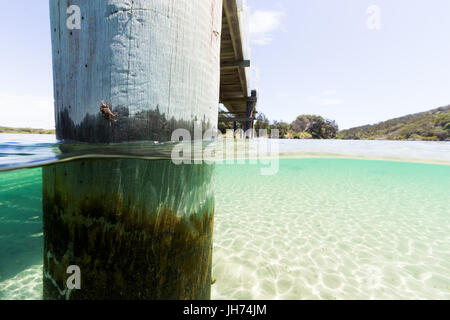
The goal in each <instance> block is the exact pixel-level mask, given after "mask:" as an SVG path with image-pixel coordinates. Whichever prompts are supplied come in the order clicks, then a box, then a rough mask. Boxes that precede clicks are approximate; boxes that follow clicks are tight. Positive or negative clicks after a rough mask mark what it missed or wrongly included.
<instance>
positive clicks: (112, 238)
mask: <svg viewBox="0 0 450 320" xmlns="http://www.w3.org/2000/svg"><path fill="white" fill-rule="evenodd" d="M71 6H77V7H78V8H79V11H78V10H68V8H69V7H71ZM72 9H73V7H72ZM77 12H79V14H80V19H81V20H80V28H79V29H77V28H73V26H76V24H70V23H68V19H72V20H73V19H76V18H77V17H76V16H73V15H76V14H77ZM50 17H51V28H52V29H51V31H52V50H53V75H54V97H55V118H56V132H57V137H58V139H61V140H73V141H78V142H87V143H110V142H115V143H116V142H117V143H125V142H129V141H143V140H146V141H147V140H148V141H158V142H164V141H169V140H170V138H171V134H172V132H173V131H174V130H175V129H177V128H184V129H187V130H188V131H190V132H191V134H192V137H193V131H194V127H195V125H196V123H199V122H201V123H202V125H203V130H207V129H210V128H215V127H216V125H217V111H218V110H217V108H218V100H219V70H220V62H219V56H220V52H219V51H220V31H221V17H222V0H196V1H192V0H177V1H146V0H110V1H81V0H70V1H66V0H50ZM72 20H70V21H72ZM69 26H71V27H72V28H69ZM102 100H103V101H104V102H105V105H107V106H108V107H109V108H110V109H109V110H110V111H111V114H109V112H106V111H105V110H106V108H103V110H100V105H101V104H102ZM213 176H214V166H213V165H207V164H185V165H175V164H173V163H172V162H171V160H162V161H148V160H138V159H136V160H133V159H126V160H125V159H121V160H108V159H91V160H78V161H73V162H69V163H60V164H57V165H53V166H49V167H45V168H44V169H43V204H44V206H43V208H44V239H45V240H44V241H45V245H44V298H45V299H208V298H209V297H210V286H211V259H212V240H211V239H212V230H213V217H214V195H213V192H212V190H213ZM70 265H76V266H79V267H80V271H81V289H73V290H71V289H68V288H67V286H66V280H67V278H68V277H69V276H70V274H67V272H66V271H67V268H68V267H69V266H70Z"/></svg>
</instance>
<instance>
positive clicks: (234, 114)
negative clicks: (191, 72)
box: [219, 0, 258, 131]
mask: <svg viewBox="0 0 450 320" xmlns="http://www.w3.org/2000/svg"><path fill="white" fill-rule="evenodd" d="M246 10H247V8H246V7H245V3H241V6H239V5H238V3H237V2H236V0H224V1H223V14H222V33H221V49H220V103H222V104H223V105H224V106H225V108H226V109H227V110H228V112H227V116H223V117H221V118H220V119H219V120H220V121H222V122H230V121H232V122H233V123H234V129H235V130H236V128H237V125H236V124H237V123H238V122H239V123H240V124H241V128H242V129H243V130H245V131H247V130H249V129H253V125H254V121H255V116H256V113H257V111H256V103H257V100H258V98H257V91H256V90H252V89H251V88H250V87H249V83H250V81H249V72H248V68H249V67H250V60H249V55H250V54H249V49H248V45H249V44H248V36H247V32H248V30H247V28H248V27H247V25H246V23H245V21H246V19H247V12H246Z"/></svg>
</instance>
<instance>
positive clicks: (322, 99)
mask: <svg viewBox="0 0 450 320" xmlns="http://www.w3.org/2000/svg"><path fill="white" fill-rule="evenodd" d="M336 94H337V91H336V90H327V91H322V92H321V93H320V94H319V95H316V96H310V97H308V98H307V99H306V101H307V102H309V103H315V104H318V105H321V106H334V105H340V104H343V103H344V100H341V99H338V98H333V96H335V95H336Z"/></svg>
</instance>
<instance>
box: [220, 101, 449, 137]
mask: <svg viewBox="0 0 450 320" xmlns="http://www.w3.org/2000/svg"><path fill="white" fill-rule="evenodd" d="M222 112H223V111H222ZM223 114H225V113H223ZM219 129H220V130H221V131H222V132H225V130H226V129H233V123H232V122H229V123H226V124H225V123H219ZM255 129H256V130H257V131H258V130H260V129H266V130H268V131H269V133H270V131H271V130H272V129H277V130H278V131H279V133H280V138H281V139H346V140H420V141H450V106H447V107H441V108H437V109H433V110H430V111H426V112H421V113H416V114H410V115H407V116H404V117H400V118H395V119H391V120H388V121H384V122H380V123H377V124H374V125H365V126H361V127H356V128H352V129H348V130H341V131H338V125H337V123H336V122H335V121H334V120H328V119H325V118H323V117H321V116H317V115H301V116H298V117H297V119H295V120H294V121H293V122H292V123H287V122H283V121H273V123H272V124H271V123H270V121H269V119H268V118H267V117H266V116H265V115H264V114H263V113H260V114H259V115H258V117H257V118H256V121H255Z"/></svg>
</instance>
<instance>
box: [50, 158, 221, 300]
mask: <svg viewBox="0 0 450 320" xmlns="http://www.w3.org/2000/svg"><path fill="white" fill-rule="evenodd" d="M43 170H44V173H43V178H44V184H43V186H44V190H43V192H44V213H45V214H44V233H45V235H46V236H45V245H44V247H45V248H44V250H45V255H44V270H45V271H44V272H45V273H44V296H45V298H46V299H66V298H70V299H209V298H210V288H211V258H212V243H211V242H212V232H213V218H214V195H213V191H212V185H213V181H212V174H213V170H214V166H213V165H181V166H176V165H174V164H172V163H171V162H170V161H148V160H114V161H111V160H87V161H75V162H69V163H62V164H58V165H53V166H50V167H44V168H43ZM99 172H101V173H102V174H99ZM71 265H76V266H78V267H79V268H80V274H81V288H80V289H77V290H69V289H68V288H67V285H66V282H67V279H68V278H69V276H70V274H68V273H67V268H68V267H69V266H71Z"/></svg>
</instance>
